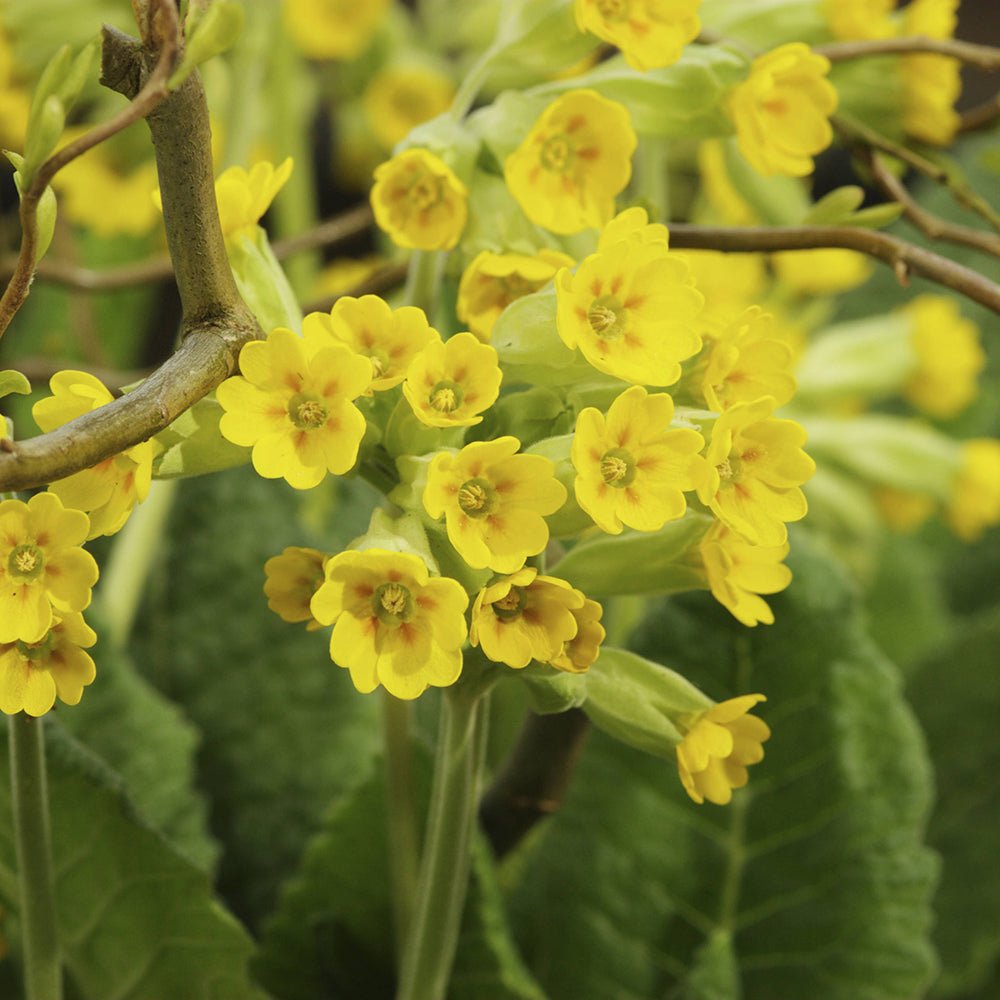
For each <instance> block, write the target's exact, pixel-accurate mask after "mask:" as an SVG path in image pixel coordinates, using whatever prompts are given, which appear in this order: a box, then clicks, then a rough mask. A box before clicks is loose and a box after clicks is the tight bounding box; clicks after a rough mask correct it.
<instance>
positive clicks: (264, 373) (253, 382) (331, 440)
mask: <svg viewBox="0 0 1000 1000" xmlns="http://www.w3.org/2000/svg"><path fill="white" fill-rule="evenodd" d="M240 371H241V372H242V373H243V374H242V375H236V376H234V377H233V378H228V379H226V381H225V382H223V383H222V385H220V386H219V388H218V389H217V390H216V397H217V398H218V400H219V404H220V405H221V406H222V408H223V409H224V410H225V411H226V412H225V413H224V414H223V415H222V419H221V420H220V421H219V430H220V431H221V432H222V436H223V437H224V438H226V440H227V441H232V442H233V444H238V445H241V446H243V447H252V448H253V452H252V454H251V461H252V462H253V467H254V468H255V469H256V470H257V472H258V474H260V475H261V476H263V477H264V478H265V479H284V480H285V481H286V482H287V483H288V484H289V485H290V486H293V487H295V489H297V490H307V489H311V488H312V487H313V486H316V485H318V484H319V482H320V481H321V480H322V479H323V478H324V477H325V476H326V474H327V472H332V473H334V474H336V475H340V474H342V473H344V472H347V471H348V470H349V469H350V468H351V467H352V466H353V465H354V462H355V460H356V459H357V457H358V448H359V446H360V445H361V439H362V438H363V437H364V434H365V427H366V424H365V418H364V417H363V416H362V415H361V411H360V410H359V409H358V408H357V407H356V406H355V405H354V403H353V400H355V399H357V397H358V396H360V395H361V394H362V393H363V392H364V391H365V389H366V388H368V383H369V382H370V381H371V363H370V362H369V361H368V359H367V358H363V357H361V356H360V355H357V354H354V353H353V352H352V351H351V350H350V349H348V348H347V347H345V346H344V345H343V344H341V343H338V342H337V341H335V340H334V339H333V338H332V337H330V336H328V335H327V334H325V333H324V332H323V331H322V330H310V331H307V332H306V333H305V335H304V336H302V337H299V336H298V335H297V334H294V333H292V331H291V330H286V329H284V328H283V327H278V328H277V329H275V330H272V331H271V333H270V334H269V336H268V338H267V339H266V340H254V341H251V342H250V343H249V344H246V345H245V346H244V347H243V349H242V350H241V351H240Z"/></svg>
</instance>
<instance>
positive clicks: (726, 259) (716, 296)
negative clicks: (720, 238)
mask: <svg viewBox="0 0 1000 1000" xmlns="http://www.w3.org/2000/svg"><path fill="white" fill-rule="evenodd" d="M680 256H681V257H683V258H684V260H686V261H687V263H688V266H689V267H690V268H691V275H692V277H693V278H694V284H695V288H697V289H698V291H699V292H701V294H702V295H704V296H705V308H704V309H703V310H702V312H701V315H700V316H699V317H698V323H699V325H700V327H701V328H702V330H715V329H722V328H723V327H725V326H726V325H727V324H728V323H731V322H732V321H733V320H734V319H736V317H738V316H740V315H741V314H742V313H743V312H744V311H745V310H746V308H747V307H748V306H749V305H751V304H752V303H754V302H756V301H757V300H759V299H760V298H761V296H762V295H763V294H764V291H765V288H766V287H767V273H766V271H765V267H764V259H763V256H762V255H761V254H759V253H722V252H721V251H719V250H685V251H684V252H683V253H682V254H680Z"/></svg>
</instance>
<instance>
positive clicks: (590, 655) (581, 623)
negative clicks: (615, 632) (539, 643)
mask: <svg viewBox="0 0 1000 1000" xmlns="http://www.w3.org/2000/svg"><path fill="white" fill-rule="evenodd" d="M570 611H572V612H573V617H574V618H575V619H576V635H575V636H573V638H572V639H569V640H567V641H566V642H564V643H563V648H562V651H561V652H560V653H559V655H558V656H557V657H555V658H554V659H552V660H549V661H548V662H549V663H550V664H552V666H553V667H555V668H556V669H557V670H565V671H567V672H568V673H571V674H582V673H583V672H584V671H585V670H586V669H587V668H588V667H589V666H590V665H591V664H592V663H593V662H594V660H596V659H597V657H598V655H599V654H600V652H601V643H603V642H604V637H605V635H606V633H605V631H604V626H603V625H602V624H601V616H602V615H603V614H604V608H602V607H601V605H600V604H598V603H597V601H592V600H591V599H590V598H589V597H587V598H585V599H584V602H583V607H581V608H570Z"/></svg>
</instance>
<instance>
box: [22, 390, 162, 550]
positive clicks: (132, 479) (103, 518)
mask: <svg viewBox="0 0 1000 1000" xmlns="http://www.w3.org/2000/svg"><path fill="white" fill-rule="evenodd" d="M49 388H50V389H51V390H52V393H53V395H51V396H49V397H47V398H46V399H40V400H39V401H38V402H37V403H35V405H34V407H33V408H32V411H31V413H32V416H33V417H34V418H35V423H37V424H38V426H39V427H40V428H41V429H42V430H43V431H45V433H48V432H49V431H53V430H55V429H56V428H57V427H62V425H63V424H65V423H68V422H69V421H70V420H75V419H76V418H77V417H79V416H82V415H83V414H84V413H89V412H90V411H91V410H96V409H97V408H98V407H100V406H104V405H105V404H106V403H110V402H111V400H112V398H113V397H112V395H111V393H110V392H109V391H108V390H107V389H106V388H105V386H104V385H103V384H102V383H101V381H100V380H99V379H97V378H95V377H94V376H93V375H89V374H87V372H75V371H62V372H56V374H55V375H53V376H52V378H51V379H50V380H49ZM152 469H153V444H152V442H151V441H143V442H142V443H141V444H137V445H134V446H133V447H131V448H129V449H128V450H127V451H123V452H122V453H121V454H119V455H113V456H112V457H111V458H106V459H105V460H104V461H103V462H99V463H98V464H97V465H95V466H93V467H92V468H90V469H84V470H83V471H82V472H77V473H74V474H73V475H72V476H67V477H66V478H65V479H60V480H59V481H58V482H55V483H52V485H51V486H49V490H50V491H51V492H52V493H55V494H56V496H58V497H59V499H60V500H61V501H62V502H63V506H65V507H73V508H75V509H76V510H82V511H86V512H87V513H88V514H89V515H90V533H89V534H88V535H87V537H88V538H97V537H98V535H113V534H114V533H115V532H116V531H120V530H121V528H122V527H124V525H125V522H126V521H127V520H128V518H129V515H130V514H131V513H132V510H133V508H134V507H135V505H136V504H137V503H142V501H143V500H145V499H146V496H147V494H148V493H149V484H150V480H151V478H152Z"/></svg>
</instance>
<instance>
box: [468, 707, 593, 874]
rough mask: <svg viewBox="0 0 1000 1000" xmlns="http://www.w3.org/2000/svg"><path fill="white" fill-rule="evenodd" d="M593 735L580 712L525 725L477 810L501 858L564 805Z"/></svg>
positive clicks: (537, 717) (542, 717)
mask: <svg viewBox="0 0 1000 1000" xmlns="http://www.w3.org/2000/svg"><path fill="white" fill-rule="evenodd" d="M589 733H590V720H589V719H588V718H587V716H586V715H584V714H583V712H582V711H580V709H578V708H571V709H570V710H569V711H568V712H560V713H559V714H557V715H529V716H528V718H527V719H526V720H525V722H524V727H523V728H522V729H521V734H520V736H518V739H517V743H516V744H515V745H514V747H513V749H512V750H511V752H510V755H509V756H508V758H507V760H506V762H505V763H504V765H503V768H502V769H501V771H500V773H499V774H498V775H497V776H496V778H495V779H494V781H493V784H492V785H491V786H490V788H489V789H488V790H487V791H486V794H485V795H484V796H483V800H482V802H481V803H480V806H479V822H480V824H481V826H482V828H483V831H484V832H485V834H486V836H487V837H488V838H489V841H490V844H491V846H492V847H493V853H494V854H495V855H496V856H497V857H498V858H501V857H503V856H504V855H505V854H506V853H507V852H508V851H510V850H511V849H512V848H513V847H514V846H516V845H517V843H518V842H519V841H520V840H521V839H522V838H523V837H524V835H525V834H526V833H527V832H528V831H529V830H530V829H531V828H532V827H533V826H534V825H535V824H536V823H538V822H539V821H540V820H542V819H545V817H546V816H551V815H552V814H553V813H554V812H556V810H557V809H558V808H559V807H560V806H561V805H562V801H563V798H564V797H565V795H566V790H567V789H568V788H569V783H570V780H571V779H572V777H573V774H574V772H575V771H576V765H577V762H578V761H579V759H580V754H581V753H582V752H583V747H584V744H585V743H586V740H587V736H588V734H589Z"/></svg>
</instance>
